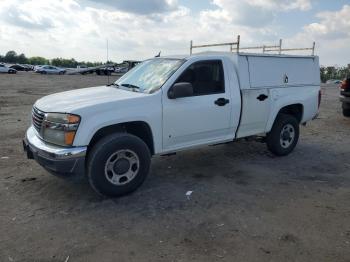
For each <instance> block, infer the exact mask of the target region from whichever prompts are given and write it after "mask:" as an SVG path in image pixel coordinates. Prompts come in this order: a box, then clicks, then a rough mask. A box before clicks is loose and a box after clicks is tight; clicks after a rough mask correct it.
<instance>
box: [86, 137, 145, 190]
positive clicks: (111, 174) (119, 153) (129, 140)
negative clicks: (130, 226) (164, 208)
mask: <svg viewBox="0 0 350 262" xmlns="http://www.w3.org/2000/svg"><path fill="white" fill-rule="evenodd" d="M150 162H151V154H150V151H149V149H148V147H147V145H146V144H145V143H144V142H143V141H142V140H141V139H140V138H138V137H136V136H134V135H131V134H127V133H118V134H113V135H109V136H106V137H104V138H102V139H101V140H100V141H98V142H97V143H96V144H95V145H94V146H93V148H92V149H91V152H90V153H89V156H88V164H87V167H88V168H87V171H88V178H89V182H90V185H91V186H92V188H93V189H94V190H95V191H96V192H97V193H99V194H101V195H104V196H109V197H116V196H121V195H125V194H128V193H130V192H132V191H134V190H135V189H137V188H138V187H139V186H141V184H142V183H143V181H144V180H145V178H146V176H147V174H148V172H149V167H150Z"/></svg>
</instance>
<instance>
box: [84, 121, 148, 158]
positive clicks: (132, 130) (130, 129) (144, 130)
mask: <svg viewBox="0 0 350 262" xmlns="http://www.w3.org/2000/svg"><path fill="white" fill-rule="evenodd" d="M117 132H126V133H129V134H133V135H134V136H137V137H139V138H140V139H142V140H143V141H144V142H145V143H146V145H147V146H148V148H149V151H150V152H151V154H152V155H154V144H153V136H152V131H151V128H150V126H149V125H148V124H147V123H145V122H143V121H135V122H127V123H121V124H116V125H111V126H106V127H103V128H101V129H100V130H98V131H97V132H96V133H95V134H94V136H93V137H92V139H91V141H90V143H89V146H88V150H89V149H90V148H92V147H93V146H94V145H95V144H96V143H97V142H98V141H99V140H100V139H101V138H102V137H105V136H107V135H110V134H114V133H117Z"/></svg>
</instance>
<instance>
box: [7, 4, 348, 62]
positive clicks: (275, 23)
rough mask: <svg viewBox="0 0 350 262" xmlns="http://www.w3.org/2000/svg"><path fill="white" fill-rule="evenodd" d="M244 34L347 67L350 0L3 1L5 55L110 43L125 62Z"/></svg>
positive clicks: (87, 51) (91, 55) (95, 55)
mask: <svg viewBox="0 0 350 262" xmlns="http://www.w3.org/2000/svg"><path fill="white" fill-rule="evenodd" d="M238 34H239V35H240V36H241V46H254V45H262V44H265V45H276V44H278V41H279V39H283V47H286V48H287V47H288V48H289V47H311V46H312V43H313V41H315V42H316V54H317V55H319V57H320V63H321V64H322V65H327V66H328V65H337V66H343V65H347V64H349V63H350V0H332V1H330V0H249V1H243V0H0V54H2V55H4V54H5V53H6V52H7V51H9V50H14V51H16V52H17V53H25V54H26V55H27V56H44V57H47V58H54V57H63V58H75V59H77V60H79V61H82V60H84V61H106V59H107V58H106V56H107V52H106V49H107V48H106V45H107V44H106V43H107V40H108V46H109V59H110V60H113V61H117V62H121V61H123V60H128V59H137V60H142V59H146V58H149V57H153V56H155V55H156V54H158V52H159V51H161V52H162V55H174V54H188V53H189V45H190V41H191V40H193V42H194V44H207V43H220V42H232V41H235V39H236V37H237V35H238ZM206 50H207V49H203V50H198V51H206ZM211 50H214V49H211ZM215 50H220V51H222V50H223V51H225V50H228V48H227V47H225V48H216V49H215ZM300 53H302V54H308V52H306V51H304V52H300Z"/></svg>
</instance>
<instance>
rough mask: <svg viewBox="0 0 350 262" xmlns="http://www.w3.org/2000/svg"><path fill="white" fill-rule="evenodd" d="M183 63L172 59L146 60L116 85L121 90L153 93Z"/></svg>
mask: <svg viewBox="0 0 350 262" xmlns="http://www.w3.org/2000/svg"><path fill="white" fill-rule="evenodd" d="M182 63H183V60H180V59H170V58H155V59H150V60H146V61H144V62H142V63H141V64H139V65H137V66H136V67H134V68H133V69H132V70H131V71H130V72H128V73H126V74H125V75H124V76H122V77H121V78H119V79H118V80H117V81H116V82H115V84H116V85H118V86H119V87H121V88H123V87H126V88H131V89H132V90H135V91H139V92H145V93H151V92H152V91H155V90H158V89H159V88H161V87H162V85H163V84H164V83H165V82H166V81H167V80H168V78H169V77H170V76H171V75H172V74H173V73H174V72H175V71H176V70H177V69H178V68H179V67H180V66H181V65H182Z"/></svg>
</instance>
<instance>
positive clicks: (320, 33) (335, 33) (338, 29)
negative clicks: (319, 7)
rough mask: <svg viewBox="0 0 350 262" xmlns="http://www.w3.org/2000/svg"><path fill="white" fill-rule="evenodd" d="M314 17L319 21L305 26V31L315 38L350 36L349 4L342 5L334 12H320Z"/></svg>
mask: <svg viewBox="0 0 350 262" xmlns="http://www.w3.org/2000/svg"><path fill="white" fill-rule="evenodd" d="M316 17H317V18H319V19H320V21H319V22H317V23H311V24H309V25H307V26H305V27H304V31H305V33H307V34H311V35H312V36H314V37H316V38H328V39H334V38H345V37H350V5H344V6H343V7H342V9H341V10H339V11H335V12H320V13H318V14H317V15H316Z"/></svg>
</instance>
